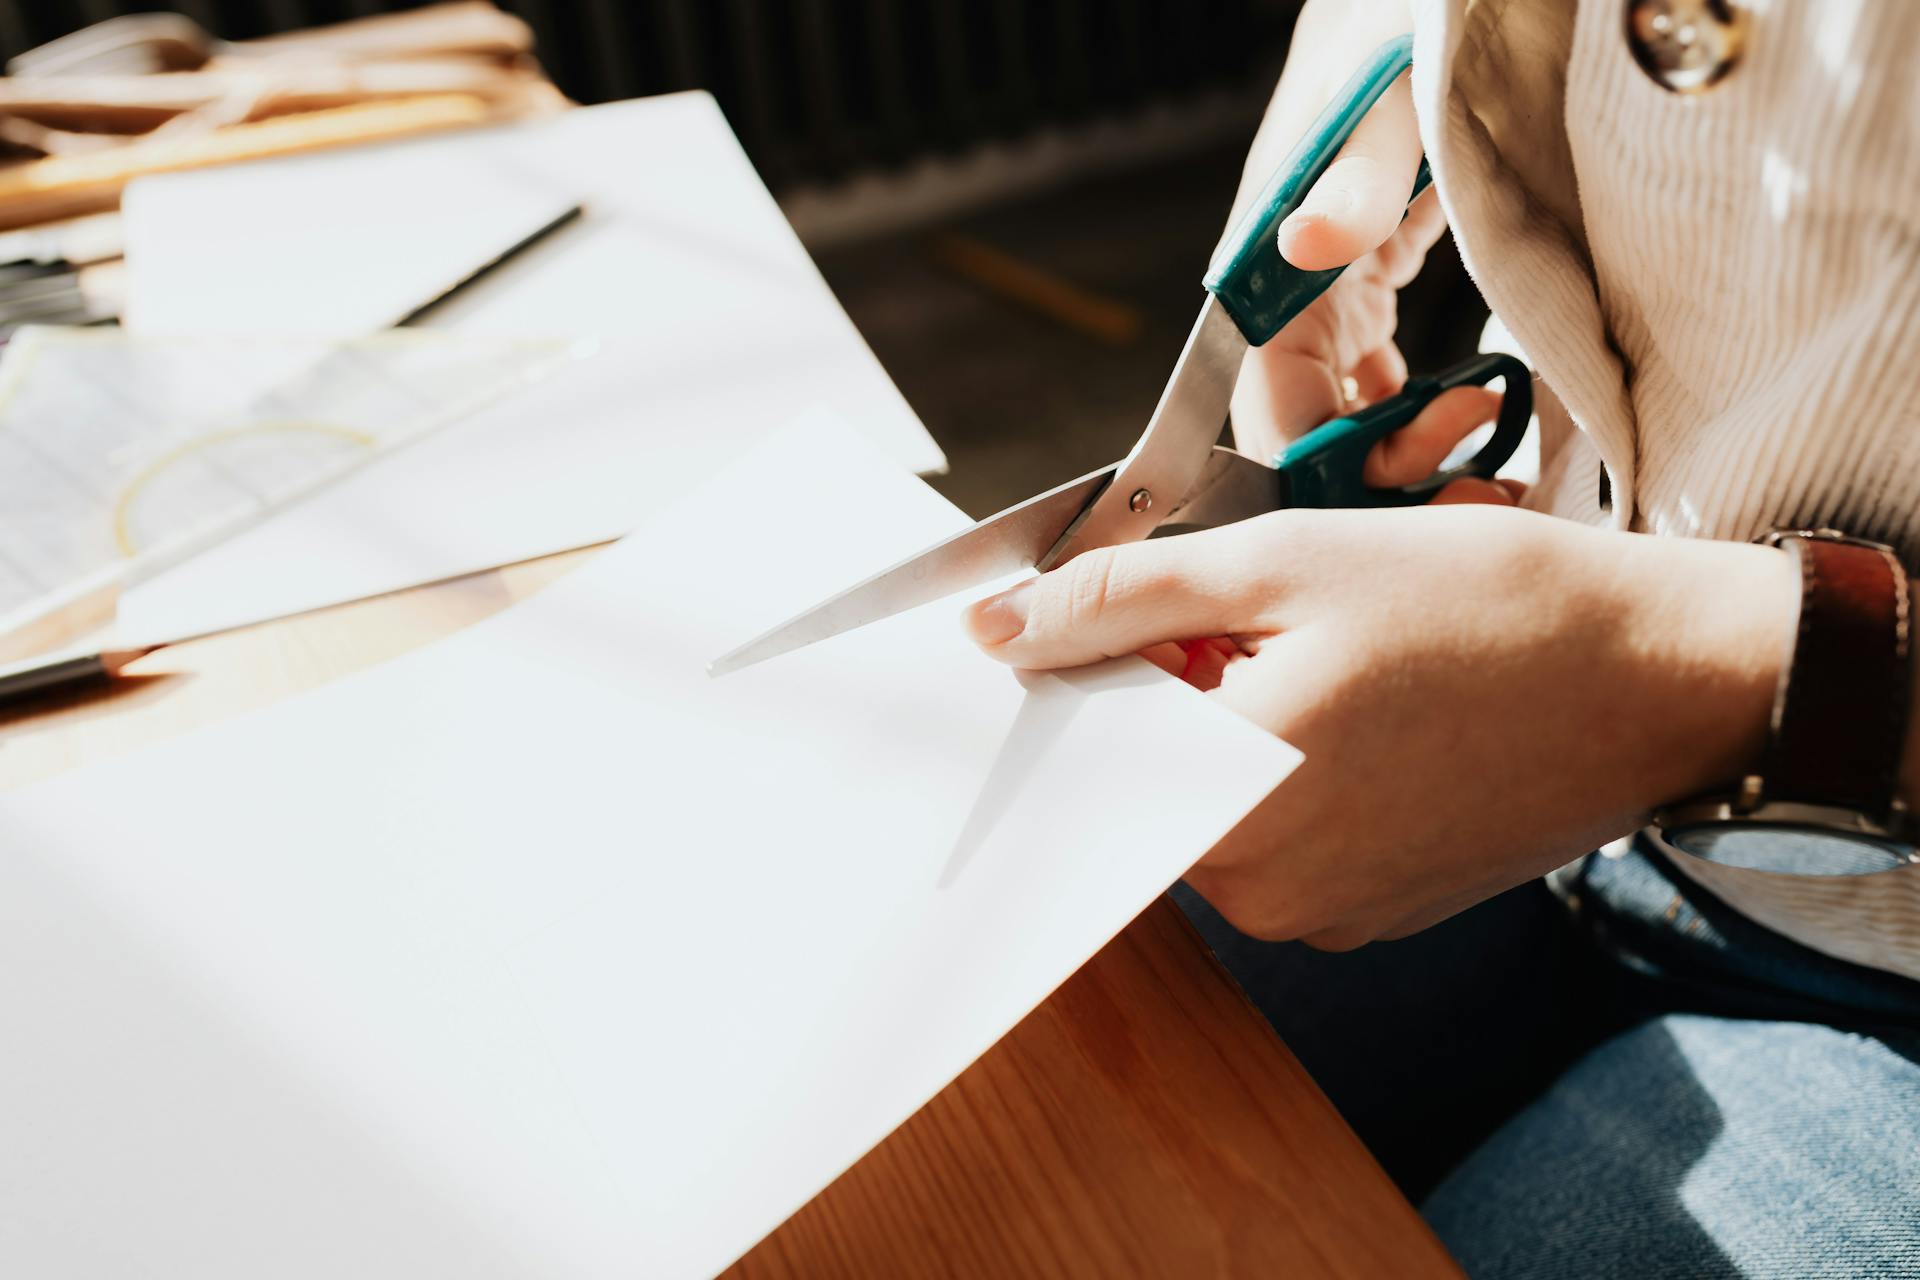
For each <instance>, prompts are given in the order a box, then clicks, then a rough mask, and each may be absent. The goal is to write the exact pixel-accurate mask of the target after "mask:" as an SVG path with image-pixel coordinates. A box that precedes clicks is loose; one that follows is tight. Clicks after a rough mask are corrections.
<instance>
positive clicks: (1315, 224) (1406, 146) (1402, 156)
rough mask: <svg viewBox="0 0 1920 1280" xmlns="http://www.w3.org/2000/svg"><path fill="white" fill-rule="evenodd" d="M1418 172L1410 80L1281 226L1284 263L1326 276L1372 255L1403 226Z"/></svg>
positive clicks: (1369, 117)
mask: <svg viewBox="0 0 1920 1280" xmlns="http://www.w3.org/2000/svg"><path fill="white" fill-rule="evenodd" d="M1419 171H1420V125H1419V121H1418V119H1417V118H1416V117H1415V115H1414V112H1413V89H1412V87H1411V85H1410V84H1409V83H1408V78H1407V77H1406V76H1404V75H1403V76H1401V77H1400V79H1399V80H1397V81H1395V82H1394V84H1393V85H1392V87H1391V88H1389V89H1388V90H1387V91H1386V93H1384V94H1382V95H1381V97H1380V100H1379V101H1378V102H1376V103H1374V104H1373V109H1372V110H1370V111H1369V112H1367V114H1366V116H1365V118H1364V119H1362V120H1361V121H1360V124H1359V127H1357V128H1356V129H1355V130H1354V131H1353V136H1352V137H1350V138H1348V139H1347V142H1346V145H1345V146H1343V147H1341V148H1340V154H1339V155H1338V156H1336V157H1335V158H1334V161H1333V163H1332V164H1330V165H1328V166H1327V171H1326V172H1325V173H1323V174H1321V175H1320V180H1319V181H1318V182H1316V183H1314V184H1313V189H1312V190H1311V191H1309V192H1307V196H1306V199H1304V200H1302V201H1301V202H1300V207H1299V208H1297V209H1295V210H1294V211H1293V212H1292V213H1290V214H1288V215H1287V218H1286V220H1285V221H1284V222H1282V223H1281V224H1280V229H1279V231H1278V233H1277V234H1278V236H1279V243H1280V256H1281V257H1283V258H1285V259H1286V260H1287V261H1288V262H1291V263H1292V264H1293V265H1294V266H1296V267H1299V268H1300V269H1301V270H1302V271H1325V270H1327V269H1329V268H1331V267H1344V266H1346V265H1347V264H1348V263H1349V262H1352V261H1353V260H1354V259H1356V258H1359V257H1363V256H1364V255H1366V254H1369V253H1372V252H1373V251H1374V250H1375V249H1378V248H1379V247H1380V246H1381V245H1383V244H1385V243H1386V242H1387V240H1388V239H1389V238H1390V237H1391V236H1392V235H1393V233H1394V231H1395V230H1396V229H1397V228H1398V227H1399V226H1400V219H1401V218H1402V217H1403V216H1404V215H1405V214H1406V210H1407V197H1408V196H1409V195H1410V194H1411V193H1412V191H1413V178H1414V175H1415V174H1416V173H1418V172H1419Z"/></svg>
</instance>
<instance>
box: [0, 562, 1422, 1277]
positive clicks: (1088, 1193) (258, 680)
mask: <svg viewBox="0 0 1920 1280" xmlns="http://www.w3.org/2000/svg"><path fill="white" fill-rule="evenodd" d="M590 554H592V552H577V553H571V554H568V555H565V556H555V557H551V558H548V559H546V560H540V561H530V562H528V563H526V564H521V565H514V566H510V567H508V568H506V569H502V570H496V571H494V572H490V573H485V574H476V575H473V576H471V577H467V578H462V579H457V580H455V581H452V582H446V583H441V584H438V585H436V586H433V587H426V588H420V589H417V590H413V591H406V592H399V593H395V594H393V595H390V596H384V597H380V598H378V599H375V600H370V601H364V602H361V603H359V604H354V605H347V606H342V607H340V608H338V609H332V610H327V611H325V612H322V613H318V614H312V615H308V616H306V617H302V618H296V619H291V620H288V621H285V622H281V623H274V624H270V625H266V626H262V627H258V628H255V629H252V630H249V631H245V632H240V633H236V634H233V635H229V636H224V637H220V638H217V639H212V640H204V641H199V642H196V643H194V644H191V645H183V646H180V647H179V648H176V649H172V650H165V651H162V652H160V653H157V654H154V655H153V656H151V657H150V658H147V659H146V660H144V661H143V662H142V663H140V664H138V665H136V666H135V667H134V668H133V671H134V672H135V673H137V674H136V676H135V677H134V678H132V679H129V680H127V681H126V682H125V684H124V686H123V687H121V688H117V689H108V690H99V691H96V692H93V693H89V694H82V695H77V696H76V695H67V696H64V697H59V698H54V699H50V700H47V701H44V702H42V703H40V704H38V705H36V706H32V707H29V708H27V709H26V710H25V711H24V713H21V712H13V713H9V715H8V716H7V718H5V719H4V720H0V790H4V789H7V788H12V787H17V786H20V785H23V784H25V783H27V782H30V781H32V780H34V779H36V778H41V777H47V776H51V775H53V774H56V773H59V772H62V771H64V770H66V769H69V768H72V767H74V766H76V765H79V764H82V763H85V762H87V761H91V760H97V759H102V758H105V757H107V756H109V755H113V754H118V753H120V752H124V751H128V750H131V749H133V748H135V747H138V746H141V745H144V744H148V743H153V742H158V741H162V740H164V739H165V738H167V737H169V736H172V735H175V734H178V733H181V732H184V731H187V730H189V729H191V728H192V727H194V726H196V725H199V724H204V723H207V722H210V721H213V720H217V719H221V718H224V717H226V716H231V715H236V714H241V713H243V712H246V711H249V710H252V709H255V708H258V707H262V706H265V705H267V704H269V703H272V702H275V701H278V700H280V699H283V698H285V697H288V696H290V695H292V694H294V693H296V692H299V691H300V690H303V689H307V688H311V687H314V686H316V685H320V684H324V683H326V682H327V681H329V680H333V679H337V678H338V677H340V676H342V675H345V674H347V673H349V672H351V671H355V670H358V669H361V668H363V667H368V666H371V665H373V664H375V663H378V662H381V661H384V660H386V659H388V658H392V657H395V656H397V655H399V654H400V653H403V652H406V651H407V650H409V649H413V648H416V647H418V646H420V645H422V644H425V643H428V642H430V641H432V640H434V639H436V638H439V637H441V636H444V635H446V634H449V633H451V632H453V631H456V630H458V629H460V628H461V627H464V626H467V625H470V624H471V623H473V622H476V621H478V620H480V619H481V618H484V617H486V616H488V615H489V614H492V613H494V612H497V611H498V610H499V609H501V608H504V607H505V606H506V605H508V604H510V603H512V602H513V601H515V600H518V599H521V598H523V597H525V596H527V595H529V594H531V593H532V592H534V591H537V590H538V589H539V588H540V587H542V586H544V585H545V584H546V583H547V582H549V581H552V580H553V579H554V578H556V577H558V576H560V575H561V574H563V573H565V572H567V571H568V570H569V569H570V568H572V567H574V566H575V565H577V564H579V563H580V562H581V561H582V560H583V558H584V557H585V556H586V555H590ZM728 1274H730V1275H736V1276H740V1277H751V1278H753V1280H771V1278H774V1277H822V1276H876V1277H878V1276H889V1277H894V1276H901V1277H912V1276H967V1277H973V1276H981V1277H1000V1276H1071V1277H1078V1276H1101V1277H1107V1276H1113V1277H1124V1276H1155V1277H1160V1276H1165V1277H1205V1276H1248V1277H1255V1276H1258V1277H1319V1276H1333V1277H1380V1276H1393V1277H1421V1276H1457V1275H1458V1274H1459V1272H1458V1270H1457V1269H1456V1268H1455V1267H1454V1265H1453V1264H1452V1262H1451V1261H1450V1260H1449V1259H1448V1258H1447V1256H1446V1254H1445V1252H1444V1251H1443V1250H1442V1249H1441V1247H1440V1245H1439V1243H1438V1242H1437V1241H1436V1240H1435V1239H1434V1237H1433V1236H1432V1234H1431V1233H1430V1232H1428V1230H1427V1229H1426V1227H1425V1225H1424V1224H1423V1223H1422V1222H1421V1221H1420V1219H1419V1217H1418V1215H1417V1214H1415V1213H1414V1211H1413V1209H1412V1208H1411V1207H1410V1206H1409V1205H1408V1204H1407V1203H1406V1201H1405V1200H1403V1199H1402V1198H1401V1197H1400V1196H1399V1194H1398V1193H1397V1192H1396V1191H1395V1190H1394V1188H1393V1187H1392V1185H1391V1184H1390V1183H1389V1182H1388V1180H1387V1178H1386V1176H1385V1175H1384V1174H1383V1173H1382V1172H1381V1171H1380V1169H1379V1167H1378V1166H1377V1165H1376V1164H1374V1162H1373V1160H1372V1158H1371V1157H1369V1156H1368V1155H1367V1153H1366V1151H1365V1150H1364V1149H1363V1148H1362V1147H1361V1145H1360V1143H1359V1141H1358V1140H1357V1139H1356V1138H1354V1136H1353V1134H1352V1133H1351V1131H1349V1130H1348V1129H1347V1127H1346V1125H1345V1124H1344V1123H1343V1122H1342V1121H1341V1120H1340V1118H1339V1116H1338V1115H1337V1114H1335V1112H1334V1111H1333V1109H1332V1107H1331V1106H1329V1105H1328V1103H1327V1101H1326V1099H1325V1098H1324V1097H1323V1096H1322V1095H1321V1093H1320V1091H1319V1090H1318V1089H1317V1088H1316V1087H1315V1086H1314V1084H1313V1082H1312V1081H1311V1080H1309V1079H1308V1078H1307V1075H1306V1073H1305V1072H1304V1071H1303V1070H1302V1069H1301V1068H1300V1066H1299V1064H1298V1063H1297V1062H1296V1061H1295V1060H1294V1059H1293V1056H1292V1055H1291V1054H1289V1053H1288V1052H1287V1051H1286V1049H1285V1048H1284V1047H1283V1046H1282V1045H1281V1044H1280V1042H1279V1040H1278V1039H1276V1038H1275V1037H1274V1035H1273V1033H1272V1031H1271V1030H1270V1029H1269V1028H1268V1027H1267V1025H1266V1023H1265V1022H1264V1021H1263V1020H1262V1019H1261V1018H1260V1017H1259V1015H1258V1014H1257V1013H1256V1012H1255V1011H1254V1010H1253V1008H1252V1007H1251V1006H1250V1005H1249V1004H1248V1003H1247V1002H1246V1001H1245V999H1244V998H1243V997H1242V996H1241V995H1240V993H1239V991H1238V989H1237V988H1235V987H1234V986H1233V984H1232V982H1231V981H1230V980H1229V979H1228V978H1227V977H1226V975H1225V974H1224V973H1223V972H1222V971H1221V970H1220V969H1219V967H1218V966H1217V965H1216V964H1215V963H1214V961H1213V959H1212V957H1211V956H1210V955H1209V954H1208V953H1207V952H1206V950H1205V948H1204V947H1203V946H1202V944H1201V942H1200V940H1199V938H1198V937H1197V936H1196V935H1195V934H1194V933H1193V931H1192V929H1191V928H1190V927H1189V926H1188V925H1187V923H1186V921H1185V919H1184V918H1183V917H1182V916H1181V915H1180V912H1179V910H1178V909H1177V908H1176V907H1175V906H1174V905H1173V904H1172V903H1171V902H1170V901H1168V900H1166V899H1164V898H1162V899H1160V900H1159V901H1157V902H1156V903H1155V904H1154V905H1153V906H1152V907H1150V908H1149V909H1148V910H1147V911H1146V912H1145V913H1144V914H1143V915H1142V916H1141V917H1140V918H1139V919H1137V920H1135V921H1134V922H1133V923H1132V924H1131V925H1130V926H1129V927H1128V928H1127V929H1126V930H1125V931H1124V932H1123V933H1122V934H1121V935H1120V936H1119V937H1118V938H1116V939H1115V940H1114V941H1113V942H1112V943H1111V944H1109V945H1108V946H1107V947H1106V948H1105V949H1104V950H1103V951H1101V952H1100V954H1099V955H1098V956H1096V957H1095V958H1094V959H1093V960H1092V961H1091V962H1090V963H1088V964H1087V966H1086V967H1085V968H1083V969H1082V970H1081V971H1080V972H1079V973H1078V974H1077V975H1076V976H1075V977H1073V978H1072V979H1071V980H1069V981H1068V982H1067V984H1066V985H1065V986H1063V987H1061V988H1060V990H1059V991H1058V992H1056V993H1055V994H1054V995H1053V996H1052V997H1051V998H1050V999H1048V1000H1047V1001H1046V1002H1045V1003H1044V1004H1042V1005H1041V1006H1040V1007H1039V1008H1038V1009H1036V1010H1035V1011H1034V1012H1033V1013H1032V1014H1030V1015H1029V1016H1028V1017H1027V1018H1026V1019H1025V1020H1024V1021H1023V1022H1021V1023H1020V1025H1019V1026H1018V1027H1017V1028H1015V1029H1014V1030H1013V1031H1012V1032H1011V1033H1010V1034H1009V1035H1008V1036H1007V1037H1006V1038H1005V1039H1003V1040H1002V1041H1001V1042H1000V1044H999V1045H997V1046H996V1047H995V1048H994V1049H992V1050H991V1051H990V1052H989V1053H988V1054H987V1055H986V1056H985V1057H983V1058H982V1059H980V1061H979V1062H977V1063H975V1064H974V1065H973V1066H972V1067H971V1068H969V1069H968V1070H967V1071H966V1072H965V1073H964V1074H963V1075H962V1076H961V1077H960V1078H959V1079H958V1080H956V1081H955V1082H954V1083H953V1084H952V1085H950V1086H949V1087H948V1088H947V1089H946V1090H944V1091H943V1092H942V1093H941V1094H940V1095H939V1096H938V1097H936V1098H935V1099H934V1100H933V1101H932V1102H930V1103H928V1104H927V1106H925V1107H924V1108H922V1109H921V1111H920V1112H919V1113H918V1114H916V1115H915V1116H914V1117H913V1118H912V1119H910V1120H909V1121H908V1122H907V1123H906V1124H904V1125H902V1126H901V1127H900V1128H899V1129H898V1130H897V1131H895V1133H894V1134H893V1135H892V1136H891V1137H889V1138H888V1139H887V1140H886V1141H885V1142H883V1143H881V1144H880V1145H879V1146H878V1147H876V1148H875V1149H874V1150H873V1151H872V1152H871V1153H869V1154H868V1155H867V1156H866V1157H865V1158H864V1159H862V1160H861V1161H859V1162H858V1163H857V1164H855V1165H854V1166H853V1168H851V1169H850V1170H848V1171H847V1172H846V1173H845V1174H843V1175H842V1176H841V1177H840V1179H839V1180H838V1181H836V1182H835V1183H834V1184H833V1185H832V1186H830V1187H829V1188H828V1189H827V1190H826V1191H824V1192H822V1193H821V1194H820V1195H819V1196H817V1197H815V1198H814V1200H813V1201H812V1202H811V1203H810V1204H808V1205H807V1206H806V1207H805V1208H803V1209H801V1210H800V1212H798V1213H797V1214H795V1215H794V1216H793V1217H792V1218H791V1219H789V1220H788V1221H787V1223H786V1224H785V1225H784V1226H782V1227H781V1228H779V1229H778V1230H777V1231H775V1232H774V1233H773V1234H772V1235H770V1236H769V1237H768V1238H767V1239H766V1240H764V1241H762V1242H761V1243H760V1245H759V1246H758V1247H757V1248H755V1249H754V1250H753V1251H752V1252H750V1253H749V1254H748V1255H747V1256H746V1257H745V1258H743V1259H741V1260H740V1261H739V1262H738V1263H737V1264H736V1265H735V1267H734V1268H733V1269H732V1270H731V1271H730V1272H729V1273H728Z"/></svg>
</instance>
